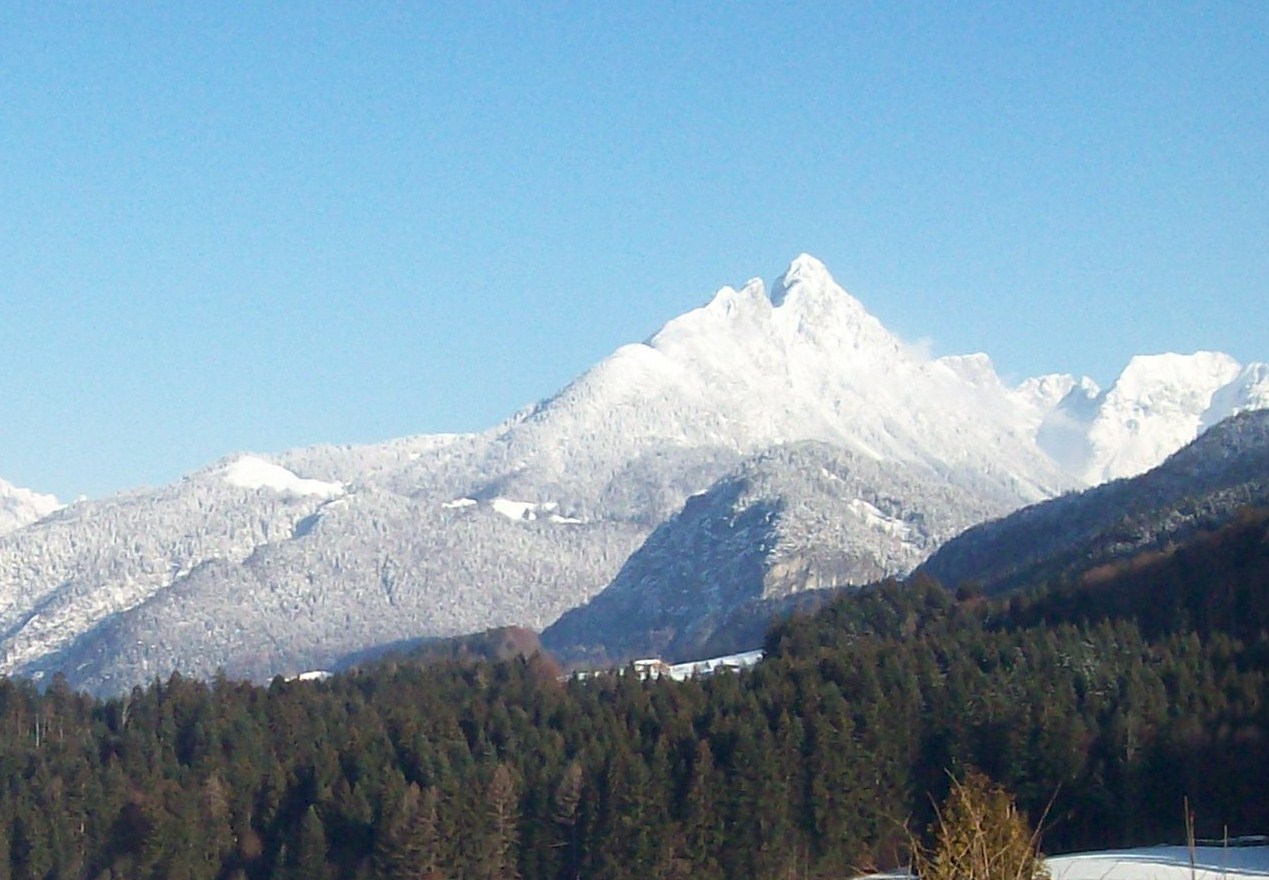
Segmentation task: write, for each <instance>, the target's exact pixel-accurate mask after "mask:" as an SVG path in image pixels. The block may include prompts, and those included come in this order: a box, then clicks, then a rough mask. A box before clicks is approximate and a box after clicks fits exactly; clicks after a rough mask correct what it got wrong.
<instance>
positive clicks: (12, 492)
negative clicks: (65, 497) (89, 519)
mask: <svg viewBox="0 0 1269 880" xmlns="http://www.w3.org/2000/svg"><path fill="white" fill-rule="evenodd" d="M59 507H61V504H60V503H59V502H58V500H57V499H56V498H54V497H53V496H52V495H41V494H39V493H38V492H32V491H31V490H30V489H22V488H19V487H18V486H15V485H13V484H12V483H10V482H8V481H6V480H0V535H4V534H7V533H9V532H12V531H15V530H16V529H20V528H22V526H25V525H28V524H29V523H33V522H35V521H36V520H37V519H40V518H41V517H45V516H48V515H49V514H50V513H52V512H53V511H55V510H57V508H59Z"/></svg>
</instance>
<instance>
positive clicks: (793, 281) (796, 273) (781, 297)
mask: <svg viewBox="0 0 1269 880" xmlns="http://www.w3.org/2000/svg"><path fill="white" fill-rule="evenodd" d="M799 288H807V289H811V290H833V289H834V288H836V290H837V291H840V292H841V293H843V294H844V293H845V291H842V289H841V288H840V287H838V286H837V282H836V281H834V280H833V276H832V274H831V273H830V272H829V271H828V267H827V266H825V265H824V264H823V263H821V262H820V261H819V260H817V259H816V258H815V257H813V256H811V255H810V254H798V255H797V256H796V257H794V258H793V261H792V262H791V263H789V268H788V269H786V270H785V271H784V274H783V275H781V276H780V278H779V279H777V281H776V284H775V289H774V290H772V292H771V302H772V304H774V305H776V306H780V305H783V304H784V301H785V300H786V299H787V298H788V296H789V294H790V293H792V292H793V291H794V290H797V289H799ZM851 302H855V304H856V305H858V303H857V302H856V301H855V300H854V299H852V300H851ZM859 307H860V308H861V309H862V308H863V306H859Z"/></svg>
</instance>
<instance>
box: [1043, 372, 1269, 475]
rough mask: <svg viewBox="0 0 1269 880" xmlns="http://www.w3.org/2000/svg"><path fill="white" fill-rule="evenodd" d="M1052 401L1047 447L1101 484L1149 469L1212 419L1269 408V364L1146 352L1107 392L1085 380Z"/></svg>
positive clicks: (1074, 469) (1045, 430)
mask: <svg viewBox="0 0 1269 880" xmlns="http://www.w3.org/2000/svg"><path fill="white" fill-rule="evenodd" d="M1046 378H1049V379H1050V380H1057V381H1058V382H1061V380H1063V379H1069V377H1046ZM1051 385H1052V383H1051ZM1033 393H1034V392H1033ZM1046 403H1048V404H1049V406H1048V407H1047V410H1048V411H1047V412H1045V415H1044V418H1043V421H1042V422H1041V424H1040V427H1039V429H1038V431H1037V436H1036V439H1037V442H1038V443H1039V444H1040V448H1041V449H1043V450H1044V451H1045V452H1047V453H1048V454H1049V455H1050V456H1051V457H1052V458H1053V460H1054V461H1056V462H1057V463H1058V464H1059V465H1060V466H1061V467H1062V468H1063V469H1064V470H1065V471H1066V472H1067V473H1069V474H1071V475H1073V476H1076V477H1078V478H1079V479H1080V480H1082V481H1083V482H1084V483H1087V484H1088V485H1097V484H1099V483H1103V482H1105V481H1107V480H1114V479H1118V478H1120V477H1133V476H1136V475H1137V474H1140V473H1143V472H1145V471H1147V470H1149V469H1150V468H1152V467H1154V466H1155V465H1157V464H1158V463H1159V462H1160V461H1162V460H1163V459H1164V458H1166V457H1167V456H1168V455H1169V454H1170V453H1172V452H1175V451H1176V450H1177V449H1179V448H1181V447H1182V446H1184V445H1185V444H1186V443H1188V442H1190V441H1191V440H1193V439H1194V438H1195V437H1197V436H1198V435H1199V433H1200V432H1202V431H1203V430H1205V429H1207V428H1209V427H1211V426H1212V425H1215V424H1216V423H1218V422H1221V421H1223V420H1224V419H1227V418H1229V417H1230V416H1232V415H1235V414H1237V413H1240V412H1245V411H1247V410H1254V409H1263V408H1265V407H1267V406H1269V365H1266V364H1251V365H1249V366H1247V367H1242V366H1241V365H1240V364H1239V363H1238V362H1237V361H1235V360H1234V359H1233V358H1231V357H1230V356H1229V355H1226V354H1221V353H1219V352H1210V351H1200V352H1196V353H1194V354H1190V355H1180V354H1160V355H1142V356H1138V357H1134V358H1133V359H1132V360H1131V361H1129V362H1128V366H1127V367H1125V368H1124V371H1123V372H1122V373H1120V374H1119V377H1118V378H1117V379H1116V380H1115V382H1114V384H1113V385H1111V386H1110V388H1108V389H1107V390H1106V391H1104V392H1103V391H1101V390H1100V389H1098V388H1097V386H1096V384H1095V383H1093V382H1092V380H1090V379H1087V378H1086V379H1084V380H1082V381H1080V382H1078V383H1071V384H1070V387H1069V390H1067V391H1066V392H1065V393H1064V394H1063V395H1062V396H1061V397H1060V399H1057V400H1056V401H1054V400H1053V399H1052V395H1050V396H1049V398H1048V400H1045V401H1042V402H1040V406H1041V408H1042V409H1043V408H1045V404H1046Z"/></svg>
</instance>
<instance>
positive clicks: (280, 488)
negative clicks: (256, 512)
mask: <svg viewBox="0 0 1269 880" xmlns="http://www.w3.org/2000/svg"><path fill="white" fill-rule="evenodd" d="M224 477H225V481H226V482H227V483H229V484H230V485H232V486H237V487H238V488H240V489H251V490H255V489H271V490H273V491H274V492H277V493H279V494H281V495H293V496H300V497H303V496H316V497H318V498H337V497H339V496H340V495H343V494H344V486H343V484H342V483H328V482H324V481H322V480H306V479H304V478H303V477H300V476H297V475H296V474H295V473H294V472H292V471H289V470H287V469H286V468H284V467H282V466H281V465H277V464H273V463H272V462H269V461H265V460H264V459H263V458H259V457H257V456H254V455H244V456H242V457H241V458H238V459H236V460H235V461H234V462H233V463H231V464H230V465H228V466H227V467H226V468H225V470H224Z"/></svg>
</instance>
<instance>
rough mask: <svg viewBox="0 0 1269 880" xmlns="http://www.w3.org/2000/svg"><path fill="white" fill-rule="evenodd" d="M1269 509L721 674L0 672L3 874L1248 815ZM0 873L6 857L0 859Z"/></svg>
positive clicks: (1061, 841)
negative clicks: (88, 690) (965, 786)
mask: <svg viewBox="0 0 1269 880" xmlns="http://www.w3.org/2000/svg"><path fill="white" fill-rule="evenodd" d="M1267 530H1269V518H1266V516H1265V515H1263V514H1254V513H1248V514H1247V515H1245V516H1244V517H1243V518H1242V519H1241V520H1240V521H1239V522H1238V523H1235V524H1234V525H1231V526H1230V527H1229V528H1228V529H1226V530H1223V531H1221V532H1219V533H1216V534H1214V535H1211V536H1207V537H1205V538H1204V539H1203V540H1201V541H1198V542H1195V543H1194V544H1192V545H1188V546H1187V547H1185V548H1182V549H1181V550H1177V551H1176V552H1173V553H1169V554H1163V555H1158V556H1156V557H1153V558H1151V559H1149V560H1144V561H1138V562H1136V563H1126V564H1124V565H1123V566H1122V567H1120V568H1119V569H1117V570H1113V571H1112V570H1107V571H1101V572H1096V573H1094V574H1093V575H1092V576H1090V577H1088V578H1085V579H1083V580H1081V581H1079V582H1075V583H1069V584H1061V585H1054V586H1052V587H1049V588H1046V589H1043V590H1038V591H1035V592H1034V593H1032V594H1028V595H1025V596H1022V595H1019V596H1015V597H1012V598H1009V599H1006V600H1000V601H987V600H984V599H982V598H980V597H977V596H975V595H974V591H973V590H972V589H967V590H964V591H962V593H961V595H960V598H959V599H958V598H956V597H954V596H953V595H951V594H950V593H949V592H948V591H946V590H944V589H943V588H941V587H939V586H938V585H936V584H933V583H931V582H919V583H912V584H906V585H900V584H894V583H891V584H884V585H881V586H879V587H877V588H875V589H871V590H866V591H863V592H861V593H859V594H857V595H853V596H846V597H843V598H842V599H840V600H838V601H836V602H834V603H833V604H832V605H831V606H829V607H828V608H826V609H824V610H823V611H821V612H819V613H818V614H816V615H814V616H811V617H805V618H799V619H793V620H789V621H786V622H784V623H782V624H780V625H778V626H776V627H775V628H773V629H772V630H771V632H770V633H769V635H768V638H767V644H766V648H767V652H768V659H766V660H765V661H764V662H763V663H761V664H760V665H759V666H757V667H756V668H754V669H753V670H751V671H749V672H746V673H743V674H739V675H737V674H724V675H720V676H717V677H714V678H709V679H702V680H696V681H690V682H685V683H675V682H671V681H666V680H652V681H644V680H640V679H639V678H637V677H636V676H634V675H612V676H600V677H596V678H590V679H587V680H584V681H580V680H568V681H560V680H559V679H558V678H557V676H556V674H555V668H554V665H553V664H552V663H550V662H549V661H545V660H541V659H537V658H534V659H528V660H525V659H516V660H512V661H507V662H498V663H493V662H475V663H467V662H454V661H446V662H442V663H439V664H435V665H430V666H421V665H417V664H411V663H396V664H392V663H389V664H386V665H383V666H380V667H376V668H374V669H367V670H363V671H360V672H357V673H351V674H346V675H341V676H336V677H335V678H333V679H330V680H327V681H324V682H285V681H282V680H277V681H275V682H274V683H273V684H272V685H270V686H268V687H267V688H262V687H257V686H253V685H249V684H245V683H239V682H232V681H228V680H226V679H224V678H223V677H222V678H219V679H217V680H215V681H212V682H208V683H203V682H197V681H192V680H187V679H184V678H181V677H179V676H173V677H171V678H170V679H168V680H167V681H164V682H156V683H154V684H153V685H151V686H150V687H148V688H144V689H136V690H134V691H133V692H132V693H131V694H130V695H128V696H127V697H123V698H118V699H113V700H108V701H97V700H93V699H90V698H88V697H87V696H84V695H81V694H77V693H74V692H72V691H70V690H69V689H68V688H67V687H65V685H64V684H63V683H54V685H53V686H52V687H51V688H49V689H48V690H47V691H46V692H40V691H39V690H38V689H37V688H35V687H34V686H32V685H31V684H29V683H25V682H20V681H0V880H4V878H6V877H12V878H24V880H25V878H89V880H96V878H124V877H128V878H167V880H182V878H217V880H248V878H250V880H264V878H306V880H322V878H329V880H335V878H372V877H381V878H405V877H411V878H419V877H422V878H460V877H461V878H505V877H520V878H525V880H538V878H541V880H556V878H570V880H573V878H578V877H587V878H603V880H622V878H632V880H633V878H639V880H644V878H650V877H655V878H677V877H682V878H689V877H690V878H693V880H714V878H786V877H818V878H840V877H843V876H848V875H850V874H852V873H854V872H856V871H858V870H861V869H864V868H870V867H874V866H875V867H885V866H888V865H891V864H894V863H896V862H897V861H899V860H901V859H902V858H903V856H904V853H903V849H904V846H905V844H906V834H905V831H904V823H905V822H908V823H911V824H913V825H920V824H922V823H923V822H924V821H925V820H926V819H927V818H928V817H929V814H930V811H931V806H930V805H931V802H932V798H933V799H938V798H940V797H941V796H942V794H943V793H944V792H945V791H946V790H947V787H948V784H949V775H948V774H949V772H950V773H952V774H959V773H961V772H962V771H964V770H966V769H967V768H969V767H971V766H976V767H979V768H981V769H982V770H983V771H985V772H986V773H988V774H989V775H990V776H991V777H992V778H994V779H995V780H996V781H997V782H999V783H1001V784H1003V785H1004V786H1005V787H1006V788H1008V789H1009V790H1011V791H1012V792H1014V793H1015V794H1016V795H1017V797H1018V799H1019V802H1020V804H1021V805H1022V806H1023V807H1024V808H1025V809H1027V810H1028V811H1029V812H1030V813H1031V815H1032V817H1033V818H1036V817H1038V815H1039V814H1040V813H1041V812H1042V811H1043V810H1044V808H1045V806H1046V805H1048V804H1050V803H1051V808H1050V809H1049V818H1048V821H1049V824H1050V826H1051V827H1050V828H1049V830H1048V832H1047V833H1046V835H1045V843H1046V847H1047V849H1049V850H1050V851H1058V850H1064V849H1070V848H1080V847H1086V846H1099V847H1100V846H1110V845H1126V844H1133V843H1145V842H1158V841H1159V840H1163V839H1178V838H1179V835H1180V833H1181V828H1182V806H1181V804H1182V799H1183V798H1184V797H1188V799H1189V802H1190V804H1191V805H1192V806H1193V807H1194V808H1195V810H1196V813H1197V816H1198V823H1199V833H1200V835H1206V836H1219V835H1220V834H1221V833H1222V831H1223V830H1224V827H1225V826H1228V830H1229V832H1230V833H1231V834H1237V833H1248V832H1256V831H1259V832H1263V831H1265V829H1266V828H1269V792H1266V790H1265V786H1264V780H1265V779H1269V737H1267V735H1269V689H1267V688H1266V675H1269V633H1267V632H1266V621H1267V619H1269V618H1267V617H1266V599H1267V593H1266V587H1267V586H1269V584H1267V582H1266V577H1267V576H1269V540H1267V538H1266V535H1267ZM6 855H7V858H6Z"/></svg>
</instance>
